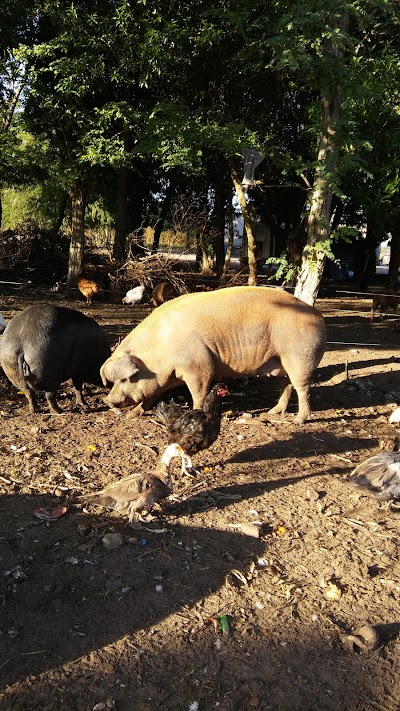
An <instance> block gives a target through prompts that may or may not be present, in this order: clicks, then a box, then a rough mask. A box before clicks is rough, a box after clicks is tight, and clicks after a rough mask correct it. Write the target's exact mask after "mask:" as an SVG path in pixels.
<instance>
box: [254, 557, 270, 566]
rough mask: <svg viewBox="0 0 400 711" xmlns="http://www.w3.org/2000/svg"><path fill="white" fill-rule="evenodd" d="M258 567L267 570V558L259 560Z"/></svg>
mask: <svg viewBox="0 0 400 711" xmlns="http://www.w3.org/2000/svg"><path fill="white" fill-rule="evenodd" d="M257 565H258V567H259V568H267V567H268V565H269V563H268V561H267V560H265V558H259V559H258V561H257Z"/></svg>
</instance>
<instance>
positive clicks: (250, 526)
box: [228, 523, 262, 538]
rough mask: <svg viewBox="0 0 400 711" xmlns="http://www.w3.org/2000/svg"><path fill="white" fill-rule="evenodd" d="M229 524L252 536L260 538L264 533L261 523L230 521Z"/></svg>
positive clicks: (230, 526)
mask: <svg viewBox="0 0 400 711" xmlns="http://www.w3.org/2000/svg"><path fill="white" fill-rule="evenodd" d="M228 526H229V528H237V529H238V530H239V531H241V532H242V533H244V534H245V535H246V536H251V537H252V538H260V535H261V533H262V531H261V525H259V526H257V525H256V524H254V523H229V524H228Z"/></svg>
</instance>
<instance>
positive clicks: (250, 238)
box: [229, 159, 257, 286]
mask: <svg viewBox="0 0 400 711" xmlns="http://www.w3.org/2000/svg"><path fill="white" fill-rule="evenodd" d="M229 169H230V172H231V178H232V182H233V185H234V188H235V190H236V195H237V198H238V201H239V205H240V209H241V211H242V215H243V221H244V227H245V230H246V235H247V254H248V260H249V278H248V281H247V283H248V285H249V286H255V285H256V284H257V262H256V257H255V245H256V242H255V239H254V234H253V228H252V224H251V217H250V213H249V211H248V209H247V203H246V194H245V192H244V190H243V188H242V183H241V180H240V178H239V174H238V171H237V169H236V166H235V163H234V161H233V160H232V159H231V160H229Z"/></svg>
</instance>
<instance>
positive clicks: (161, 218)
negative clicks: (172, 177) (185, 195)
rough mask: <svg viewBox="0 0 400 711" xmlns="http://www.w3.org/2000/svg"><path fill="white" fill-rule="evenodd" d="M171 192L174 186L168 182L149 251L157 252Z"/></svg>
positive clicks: (169, 205)
mask: <svg viewBox="0 0 400 711" xmlns="http://www.w3.org/2000/svg"><path fill="white" fill-rule="evenodd" d="M173 194H174V186H173V184H172V182H170V184H169V185H168V188H167V190H166V192H165V197H164V202H163V204H162V207H161V211H160V216H159V218H158V220H157V222H156V224H155V227H154V237H153V246H152V248H151V251H152V253H153V254H154V253H155V252H157V250H158V248H159V246H160V237H161V232H162V229H163V227H164V222H165V218H166V217H167V215H168V211H169V209H170V207H171V202H172V196H173Z"/></svg>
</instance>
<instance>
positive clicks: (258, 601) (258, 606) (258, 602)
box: [254, 600, 264, 610]
mask: <svg viewBox="0 0 400 711" xmlns="http://www.w3.org/2000/svg"><path fill="white" fill-rule="evenodd" d="M254 607H255V608H257V610H263V609H264V605H263V604H262V602H261V601H260V600H257V601H256V602H255V604H254Z"/></svg>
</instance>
